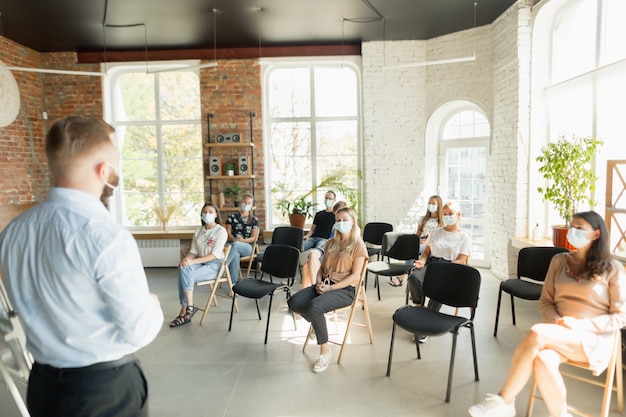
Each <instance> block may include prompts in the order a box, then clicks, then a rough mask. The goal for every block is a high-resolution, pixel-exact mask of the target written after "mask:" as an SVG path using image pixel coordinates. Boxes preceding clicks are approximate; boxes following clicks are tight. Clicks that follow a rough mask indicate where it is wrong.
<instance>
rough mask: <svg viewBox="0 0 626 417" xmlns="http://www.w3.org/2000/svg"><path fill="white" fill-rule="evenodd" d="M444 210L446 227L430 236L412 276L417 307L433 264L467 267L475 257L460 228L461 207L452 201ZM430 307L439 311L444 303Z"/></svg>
mask: <svg viewBox="0 0 626 417" xmlns="http://www.w3.org/2000/svg"><path fill="white" fill-rule="evenodd" d="M442 211H443V223H444V227H442V228H440V229H436V230H435V231H433V232H432V233H431V234H430V235H429V236H428V238H427V239H426V247H425V248H424V252H423V253H422V254H421V255H420V257H419V259H417V260H416V261H415V264H414V265H415V270H414V271H413V273H411V275H409V284H408V285H409V291H410V293H411V298H412V299H413V303H415V304H416V305H419V303H420V302H421V300H422V294H423V293H422V284H423V283H424V276H425V275H426V268H428V265H429V264H431V263H434V262H454V263H457V264H462V265H465V264H467V260H468V259H469V257H470V255H471V250H472V242H471V240H470V237H469V235H468V234H467V233H465V232H464V231H463V230H462V229H461V226H460V225H459V221H460V219H461V212H460V210H459V207H458V206H457V204H456V203H454V202H448V203H446V204H445V205H444V206H443V210H442ZM429 307H430V308H432V309H434V310H439V309H440V308H441V304H439V303H435V302H431V303H429ZM424 340H425V339H424ZM420 341H423V340H420Z"/></svg>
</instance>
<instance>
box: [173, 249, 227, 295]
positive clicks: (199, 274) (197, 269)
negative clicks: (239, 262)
mask: <svg viewBox="0 0 626 417" xmlns="http://www.w3.org/2000/svg"><path fill="white" fill-rule="evenodd" d="M221 262H222V260H221V259H213V260H212V261H209V262H205V263H203V264H195V265H189V266H185V267H183V268H180V269H179V270H178V297H179V298H180V305H181V306H184V305H187V299H186V298H185V293H184V291H188V290H193V285H194V284H195V283H196V282H200V281H212V280H214V279H216V278H217V273H218V272H219V270H220V264H221Z"/></svg>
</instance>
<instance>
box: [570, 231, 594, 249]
mask: <svg viewBox="0 0 626 417" xmlns="http://www.w3.org/2000/svg"><path fill="white" fill-rule="evenodd" d="M587 233H589V230H582V229H575V228H573V227H570V229H569V230H568V231H567V241H568V242H569V244H570V245H572V246H573V247H575V248H576V249H580V248H582V247H583V246H587V244H588V243H589V242H591V239H588V238H587Z"/></svg>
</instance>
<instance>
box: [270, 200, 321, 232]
mask: <svg viewBox="0 0 626 417" xmlns="http://www.w3.org/2000/svg"><path fill="white" fill-rule="evenodd" d="M315 206H316V204H313V203H312V202H311V201H309V200H307V199H305V198H304V197H298V198H296V199H294V200H293V202H292V201H290V200H287V199H282V200H279V201H278V202H277V203H276V208H277V209H279V210H281V211H282V213H283V216H288V217H289V224H290V225H291V226H294V227H300V228H304V223H305V222H306V219H307V217H308V218H311V217H313V212H314V210H313V209H314V208H315Z"/></svg>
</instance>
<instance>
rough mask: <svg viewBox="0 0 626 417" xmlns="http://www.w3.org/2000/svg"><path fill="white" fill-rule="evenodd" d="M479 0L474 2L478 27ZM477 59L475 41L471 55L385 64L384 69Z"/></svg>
mask: <svg viewBox="0 0 626 417" xmlns="http://www.w3.org/2000/svg"><path fill="white" fill-rule="evenodd" d="M477 5H478V2H474V26H473V28H474V29H476V6H477ZM472 61H476V43H475V42H474V53H473V54H472V55H469V56H464V57H459V58H446V59H436V60H433V61H423V62H409V63H406V64H396V65H385V66H384V67H383V68H384V69H398V68H415V67H427V66H431V65H443V64H457V63H460V62H472Z"/></svg>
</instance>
